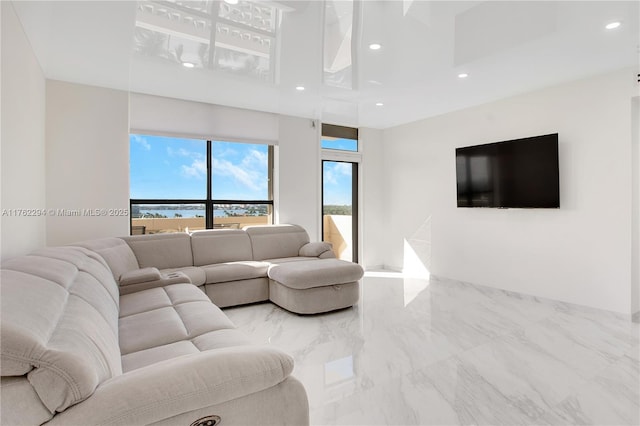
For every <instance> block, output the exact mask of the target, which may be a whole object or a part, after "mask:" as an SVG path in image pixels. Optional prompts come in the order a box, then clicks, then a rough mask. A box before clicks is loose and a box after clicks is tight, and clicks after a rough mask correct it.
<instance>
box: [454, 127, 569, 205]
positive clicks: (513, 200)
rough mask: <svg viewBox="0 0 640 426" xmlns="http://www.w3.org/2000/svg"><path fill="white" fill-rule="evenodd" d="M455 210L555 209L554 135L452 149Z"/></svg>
mask: <svg viewBox="0 0 640 426" xmlns="http://www.w3.org/2000/svg"><path fill="white" fill-rule="evenodd" d="M456 181H457V187H458V207H500V208H558V207H560V179H559V167H558V134H557V133H553V134H550V135H543V136H534V137H530V138H523V139H514V140H510V141H505V142H496V143H490V144H486V145H475V146H467V147H464V148H456Z"/></svg>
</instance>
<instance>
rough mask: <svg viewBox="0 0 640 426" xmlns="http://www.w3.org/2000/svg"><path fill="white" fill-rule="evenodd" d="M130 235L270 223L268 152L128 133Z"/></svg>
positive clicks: (270, 167)
mask: <svg viewBox="0 0 640 426" xmlns="http://www.w3.org/2000/svg"><path fill="white" fill-rule="evenodd" d="M129 144H130V176H131V183H130V190H131V200H130V203H131V233H132V234H154V233H166V232H190V231H194V230H199V229H210V228H242V227H244V226H247V225H254V224H270V223H273V196H272V194H273V191H272V185H271V182H272V178H271V177H272V170H273V147H272V146H270V145H262V144H249V143H237V142H225V141H210V140H209V141H205V140H194V139H185V138H174V137H164V136H152V135H141V134H132V135H130V138H129Z"/></svg>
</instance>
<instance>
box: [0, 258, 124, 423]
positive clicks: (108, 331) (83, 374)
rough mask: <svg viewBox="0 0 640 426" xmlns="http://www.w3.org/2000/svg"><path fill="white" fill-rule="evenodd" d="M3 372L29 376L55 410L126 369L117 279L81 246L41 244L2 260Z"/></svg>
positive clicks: (101, 260)
mask: <svg viewBox="0 0 640 426" xmlns="http://www.w3.org/2000/svg"><path fill="white" fill-rule="evenodd" d="M0 279H1V280H2V303H1V310H2V324H1V328H2V348H1V359H0V369H1V373H2V376H20V375H24V374H27V375H28V376H27V377H28V380H29V383H30V384H31V386H33V388H34V390H35V392H36V393H37V394H38V397H39V398H40V400H41V401H42V403H43V404H44V405H45V406H46V407H47V409H48V410H49V411H50V412H55V411H62V410H64V409H66V408H67V407H69V406H71V405H73V404H75V403H77V402H79V401H82V400H84V399H85V398H87V397H88V396H90V395H91V394H92V393H93V391H94V390H95V389H96V387H97V386H98V385H99V384H100V383H102V382H104V381H106V380H108V379H110V378H112V377H114V376H117V375H120V374H122V366H121V359H120V348H119V346H118V308H119V295H118V288H117V284H116V282H115V280H114V278H113V275H112V274H111V271H110V270H109V268H108V266H107V265H106V263H105V262H104V260H103V259H102V258H101V257H100V256H99V255H97V254H96V253H93V252H91V251H89V250H86V249H84V248H81V247H57V248H53V249H43V250H39V251H36V252H34V253H33V254H31V255H29V256H22V257H18V258H14V259H9V260H7V261H6V262H4V263H3V269H2V276H1V277H0Z"/></svg>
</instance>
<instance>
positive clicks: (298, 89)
mask: <svg viewBox="0 0 640 426" xmlns="http://www.w3.org/2000/svg"><path fill="white" fill-rule="evenodd" d="M296 90H297V91H298V92H302V91H303V90H304V86H296Z"/></svg>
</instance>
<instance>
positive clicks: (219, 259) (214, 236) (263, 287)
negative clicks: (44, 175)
mask: <svg viewBox="0 0 640 426" xmlns="http://www.w3.org/2000/svg"><path fill="white" fill-rule="evenodd" d="M79 245H81V246H83V247H85V248H88V249H91V250H94V251H96V252H97V253H99V254H100V255H102V256H103V257H104V259H105V260H106V261H107V263H108V264H109V266H110V267H111V270H112V271H113V273H114V277H115V278H116V280H117V281H118V282H119V284H120V292H121V293H122V294H126V293H129V292H131V291H139V290H140V289H144V288H152V287H156V286H157V285H159V284H161V283H175V282H191V283H193V284H195V285H196V286H199V287H201V288H202V290H204V292H205V293H206V294H207V295H208V296H209V297H210V298H211V300H212V301H213V302H214V303H215V304H216V305H217V306H219V307H228V306H235V305H241V304H247V303H254V302H262V301H266V300H271V301H272V302H274V303H276V304H278V305H280V306H281V307H283V308H285V309H287V310H289V311H291V312H295V313H299V314H316V313H321V312H327V311H332V310H336V309H342V308H346V307H349V306H352V305H354V304H355V303H356V302H357V301H358V299H359V284H358V280H359V279H360V278H361V277H362V275H363V270H362V267H360V265H358V264H355V263H351V262H346V261H342V260H338V259H335V254H334V253H333V250H332V249H331V246H330V245H329V244H327V243H324V242H310V240H309V235H308V234H307V231H305V230H304V228H302V227H300V226H298V225H265V226H250V227H246V228H245V229H243V230H240V229H229V230H222V229H218V230H207V231H196V232H193V233H192V234H185V233H176V234H153V235H132V236H128V237H122V238H109V239H100V240H93V241H86V242H83V243H79ZM294 263H295V264H294ZM183 274H184V275H183ZM187 278H188V280H187Z"/></svg>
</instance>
